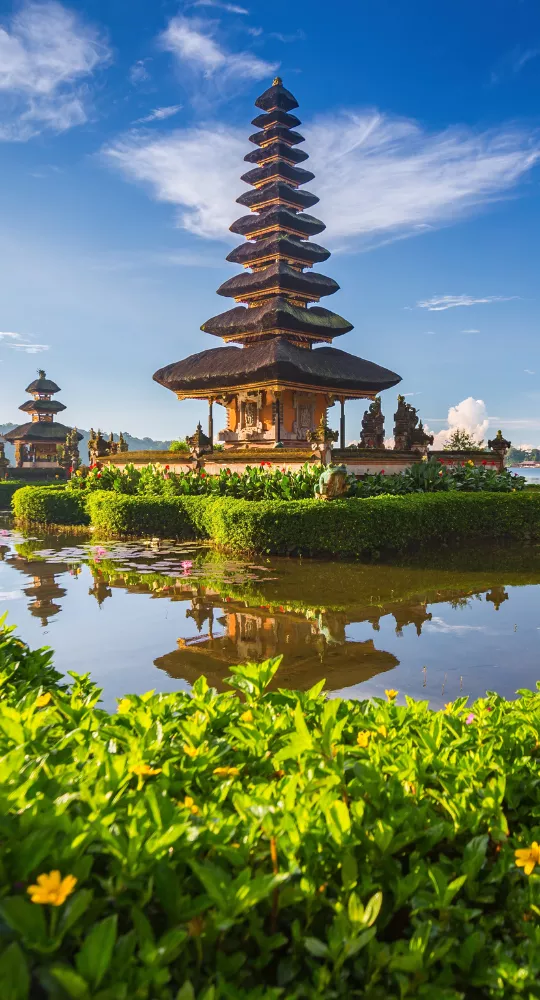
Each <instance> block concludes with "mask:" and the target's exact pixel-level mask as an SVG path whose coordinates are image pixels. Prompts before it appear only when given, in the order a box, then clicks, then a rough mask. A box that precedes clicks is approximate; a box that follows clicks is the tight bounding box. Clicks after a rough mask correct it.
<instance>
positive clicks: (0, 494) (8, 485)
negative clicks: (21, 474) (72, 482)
mask: <svg viewBox="0 0 540 1000" xmlns="http://www.w3.org/2000/svg"><path fill="white" fill-rule="evenodd" d="M23 486H31V487H32V489H36V487H39V488H40V489H48V490H58V489H64V487H65V482H61V483H56V482H54V481H50V480H48V481H42V482H39V481H38V480H36V481H35V482H28V481H27V480H24V479H4V480H2V481H0V510H8V509H9V505H10V503H11V498H12V496H13V494H14V493H16V492H17V490H20V489H22V487H23Z"/></svg>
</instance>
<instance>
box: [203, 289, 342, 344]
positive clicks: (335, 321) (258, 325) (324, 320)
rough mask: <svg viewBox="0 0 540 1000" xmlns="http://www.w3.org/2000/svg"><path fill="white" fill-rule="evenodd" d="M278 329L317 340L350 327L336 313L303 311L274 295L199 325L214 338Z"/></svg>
mask: <svg viewBox="0 0 540 1000" xmlns="http://www.w3.org/2000/svg"><path fill="white" fill-rule="evenodd" d="M280 328H284V329H285V330H287V331H294V332H295V333H305V334H307V335H308V336H309V335H310V334H311V335H313V336H319V337H320V336H328V337H339V336H341V335H342V334H344V333H349V332H350V331H351V330H352V329H353V325H352V323H349V322H348V320H346V319H344V318H343V316H340V315H339V313H334V312H331V310H330V309H326V308H325V307H324V306H311V307H310V308H307V309H306V308H303V307H301V306H294V305H292V303H291V302H289V301H288V299H286V298H284V297H282V296H275V297H272V298H271V299H267V301H266V302H264V303H262V305H260V306H254V307H253V308H252V309H248V308H247V307H246V306H240V305H239V306H235V308H234V309H228V310H227V311H226V312H222V313H219V314H218V315H217V316H212V317H211V318H210V319H208V320H207V321H206V323H203V325H202V326H201V330H202V331H203V333H211V334H213V335H214V336H216V337H227V336H235V335H237V334H243V333H246V334H254V333H261V334H262V333H266V332H267V331H273V330H276V329H280Z"/></svg>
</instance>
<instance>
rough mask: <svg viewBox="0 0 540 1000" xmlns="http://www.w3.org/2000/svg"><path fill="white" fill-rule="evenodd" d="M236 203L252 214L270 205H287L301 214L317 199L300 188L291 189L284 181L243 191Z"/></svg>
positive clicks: (315, 202) (314, 203)
mask: <svg viewBox="0 0 540 1000" xmlns="http://www.w3.org/2000/svg"><path fill="white" fill-rule="evenodd" d="M236 201H237V204H238V205H244V206H245V207H246V208H250V209H251V211H252V212H254V211H261V210H262V209H263V206H265V205H270V204H272V203H274V204H280V205H288V206H290V207H291V208H292V209H297V210H298V211H299V212H301V211H303V210H304V209H306V208H312V206H313V205H316V204H317V202H318V201H319V199H318V198H317V195H316V194H311V192H310V191H301V190H300V188H295V187H292V186H291V185H290V184H286V183H285V181H275V182H274V183H273V184H265V185H264V187H262V188H255V189H254V190H253V191H245V192H244V194H241V195H240V197H239V198H237V199H236Z"/></svg>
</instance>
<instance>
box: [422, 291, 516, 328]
mask: <svg viewBox="0 0 540 1000" xmlns="http://www.w3.org/2000/svg"><path fill="white" fill-rule="evenodd" d="M518 298H519V295H487V296H485V298H475V297H474V296H473V295H434V296H433V298H431V299H424V301H422V302H417V303H416V308H417V309H428V310H429V312H444V311H445V309H455V308H457V306H478V305H488V304H491V303H492V302H511V301H512V299H518ZM479 332H480V331H479V330H462V333H479Z"/></svg>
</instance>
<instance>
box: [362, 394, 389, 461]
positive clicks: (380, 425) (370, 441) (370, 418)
mask: <svg viewBox="0 0 540 1000" xmlns="http://www.w3.org/2000/svg"><path fill="white" fill-rule="evenodd" d="M360 447H361V448H384V414H383V412H382V410H381V398H380V396H376V397H375V399H374V400H373V402H372V403H371V404H370V407H369V409H368V410H366V412H365V413H364V416H363V417H362V430H361V432H360Z"/></svg>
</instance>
